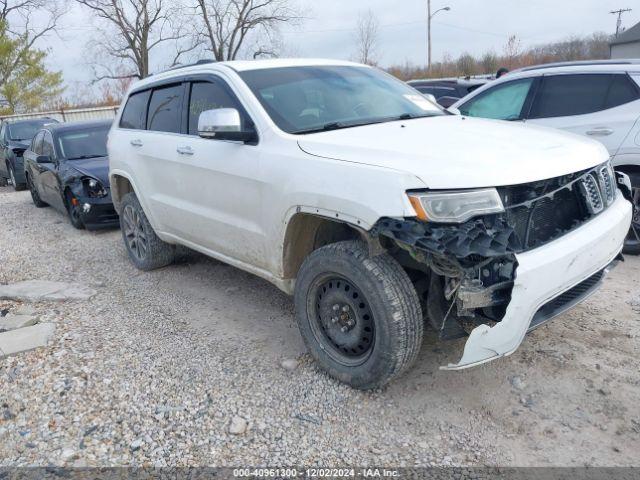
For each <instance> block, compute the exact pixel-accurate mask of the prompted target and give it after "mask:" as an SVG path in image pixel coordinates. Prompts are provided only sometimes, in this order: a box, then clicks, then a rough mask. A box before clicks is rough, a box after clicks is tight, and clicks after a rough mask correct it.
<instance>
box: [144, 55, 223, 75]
mask: <svg viewBox="0 0 640 480" xmlns="http://www.w3.org/2000/svg"><path fill="white" fill-rule="evenodd" d="M209 63H216V61H215V60H213V59H209V58H203V59H201V60H198V61H197V62H195V63H189V64H186V65H176V66H174V67H171V68H168V69H167V70H162V71H161V72H156V73H150V74H149V76H148V77H147V78H149V77H153V76H154V75H159V74H161V73H165V72H172V71H174V70H180V69H182V68H188V67H196V66H198V65H207V64H209Z"/></svg>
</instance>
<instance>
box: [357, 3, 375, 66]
mask: <svg viewBox="0 0 640 480" xmlns="http://www.w3.org/2000/svg"><path fill="white" fill-rule="evenodd" d="M379 29H380V23H379V22H378V19H377V17H376V15H375V14H374V13H373V11H372V10H367V11H366V12H362V13H360V15H359V17H358V25H357V29H356V34H355V40H356V44H357V53H356V55H357V60H358V61H359V62H360V63H365V64H367V65H375V64H376V63H377V62H376V58H375V57H376V53H377V52H376V50H377V44H378V31H379Z"/></svg>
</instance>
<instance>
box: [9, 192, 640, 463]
mask: <svg viewBox="0 0 640 480" xmlns="http://www.w3.org/2000/svg"><path fill="white" fill-rule="evenodd" d="M0 226H1V228H0V283H12V282H16V281H20V280H30V279H39V280H58V281H66V282H76V283H80V284H86V285H89V286H92V287H93V288H95V289H97V290H98V294H97V295H96V296H95V297H93V298H92V299H90V300H88V301H75V302H64V303H39V304H36V305H35V308H36V310H37V312H38V313H39V314H40V317H41V321H47V322H54V323H56V324H57V331H56V334H55V337H54V340H53V341H52V343H51V344H50V346H49V347H48V348H44V349H40V350H37V351H33V352H29V353H24V354H20V355H17V356H13V357H9V358H5V359H0V466H15V465H75V466H114V465H157V466H164V465H170V466H182V465H212V466H245V465H271V466H273V465H297V466H303V465H309V466H310V465H323V466H344V465H360V466H362V465H372V464H375V465H384V466H390V467H391V466H393V467H396V466H414V465H417V466H424V465H491V466H507V465H510V466H525V465H542V466H548V465H555V466H565V465H570V466H582V465H592V466H612V465H625V466H631V465H635V466H637V465H640V455H639V454H638V452H640V407H639V404H638V399H639V398H640V360H639V356H638V353H639V348H638V346H639V342H640V340H639V332H640V328H639V327H640V259H638V258H628V261H627V262H626V263H624V264H623V265H621V266H620V267H619V268H618V269H616V270H615V271H614V272H613V273H612V274H611V276H610V278H609V280H608V282H607V283H606V285H605V287H604V288H603V289H602V290H601V291H600V292H599V293H598V294H596V295H595V296H594V297H592V298H591V299H590V300H589V301H588V302H587V303H585V304H583V305H581V306H579V307H577V308H576V309H574V310H573V311H572V312H570V313H568V314H565V315H563V316H561V317H559V318H558V319H556V320H555V321H554V322H552V323H551V324H549V325H547V326H545V327H543V328H541V329H539V330H537V331H536V332H534V333H533V334H531V335H530V336H529V337H528V338H527V339H526V340H525V342H524V344H523V345H522V347H521V348H520V349H519V350H518V351H517V352H516V353H515V354H514V355H512V356H511V357H510V358H506V359H501V360H498V361H496V362H493V363H490V364H487V365H485V366H481V367H478V368H475V369H471V370H465V371H462V372H443V371H439V370H438V366H439V365H444V364H446V363H448V362H451V361H456V360H457V359H458V357H459V355H460V353H461V349H462V346H463V344H464V342H463V341H458V342H452V343H447V344H442V343H438V342H437V341H436V339H435V336H434V335H433V334H432V333H429V334H428V335H427V338H426V340H425V344H424V346H423V350H422V353H421V355H420V359H419V363H418V365H417V366H416V367H415V368H414V369H413V370H412V371H411V372H409V373H408V374H407V375H405V376H404V377H402V378H400V379H398V380H397V381H396V382H394V383H393V384H391V385H390V386H389V387H387V388H385V389H383V390H380V391H374V392H367V393H363V392H359V391H355V390H352V389H350V388H349V387H346V386H344V385H341V384H339V383H338V382H336V381H334V380H332V379H330V378H328V377H327V376H326V375H324V374H323V373H321V372H320V371H318V370H317V369H316V368H315V366H314V364H313V362H312V361H311V359H310V357H309V356H308V355H307V354H306V353H305V352H304V349H303V346H302V340H301V338H300V336H299V334H298V332H297V328H296V326H295V322H294V318H293V305H292V301H291V299H290V298H288V297H287V296H285V295H284V294H282V293H281V292H280V291H278V290H277V289H276V288H275V287H273V286H271V285H270V284H268V283H266V282H265V281H263V280H260V279H258V278H256V277H254V276H251V275H249V274H246V273H244V272H241V271H239V270H237V269H234V268H232V267H229V266H226V265H224V264H222V263H219V262H216V261H213V260H210V259H207V258H204V257H202V256H199V255H196V254H193V255H191V256H189V257H188V258H186V259H185V260H184V261H183V262H181V263H179V264H177V265H174V266H171V267H169V268H165V269H163V270H160V271H156V272H152V273H141V272H139V271H137V270H135V269H134V268H133V267H132V266H131V265H130V263H129V261H128V259H127V257H126V254H125V251H124V247H123V245H122V243H121V238H120V233H119V232H118V231H108V232H102V233H91V232H78V231H75V230H74V229H73V228H72V227H71V226H70V225H69V223H68V221H67V219H66V218H63V217H62V216H60V215H59V214H57V213H56V212H54V211H53V210H52V209H42V210H38V209H36V208H34V207H33V205H32V204H31V200H30V198H29V194H28V193H27V192H22V193H15V192H13V190H11V189H9V188H0ZM18 306H19V305H18V304H17V303H16V302H0V308H9V309H15V308H17V307H18ZM296 361H297V363H296Z"/></svg>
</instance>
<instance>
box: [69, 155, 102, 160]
mask: <svg viewBox="0 0 640 480" xmlns="http://www.w3.org/2000/svg"><path fill="white" fill-rule="evenodd" d="M100 157H106V155H97V154H96V155H80V156H79V157H71V158H69V160H88V159H90V158H100Z"/></svg>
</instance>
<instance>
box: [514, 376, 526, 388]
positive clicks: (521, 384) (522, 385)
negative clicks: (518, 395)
mask: <svg viewBox="0 0 640 480" xmlns="http://www.w3.org/2000/svg"><path fill="white" fill-rule="evenodd" d="M510 381H511V386H512V387H513V388H515V389H516V390H524V389H525V387H526V386H527V384H526V383H525V382H524V380H522V377H518V376H515V377H511V380H510Z"/></svg>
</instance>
